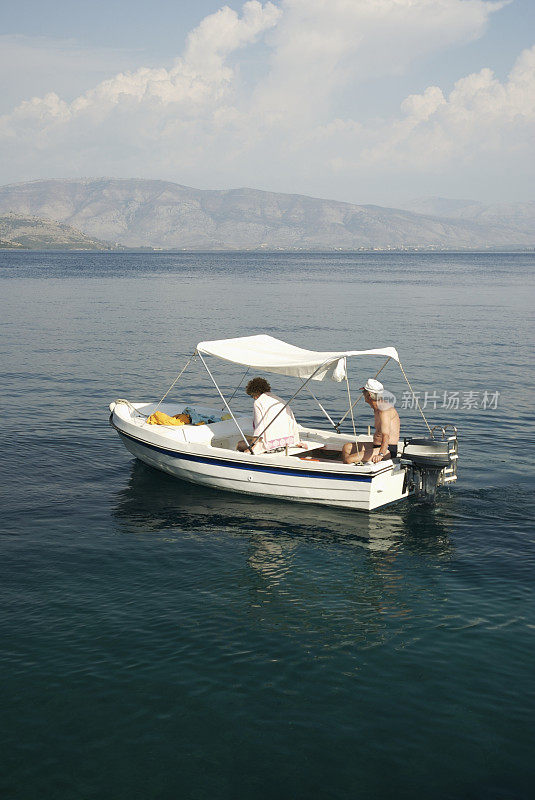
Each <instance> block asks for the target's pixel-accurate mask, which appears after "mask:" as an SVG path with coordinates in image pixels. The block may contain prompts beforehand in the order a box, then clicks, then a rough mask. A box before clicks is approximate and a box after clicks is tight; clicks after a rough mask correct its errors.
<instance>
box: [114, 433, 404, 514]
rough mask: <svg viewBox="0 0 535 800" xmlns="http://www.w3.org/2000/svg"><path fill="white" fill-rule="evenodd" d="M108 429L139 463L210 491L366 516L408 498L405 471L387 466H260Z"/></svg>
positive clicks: (256, 460) (246, 459) (256, 462)
mask: <svg viewBox="0 0 535 800" xmlns="http://www.w3.org/2000/svg"><path fill="white" fill-rule="evenodd" d="M114 427H116V429H117V431H118V433H119V435H120V438H121V440H122V441H123V444H124V445H125V447H126V449H127V450H128V451H129V452H130V453H131V454H132V455H133V456H135V457H136V458H138V459H139V460H140V461H143V462H144V463H145V464H148V465H150V466H151V467H155V468H156V469H159V470H161V471H162V472H166V473H167V474H169V475H172V476H173V477H175V478H179V479H182V480H186V481H189V482H191V483H196V484H200V485H203V486H209V487H211V488H214V489H221V490H225V491H231V492H239V493H242V494H249V495H257V496H262V497H275V498H279V499H283V500H290V501H294V502H302V503H315V504H320V505H325V506H334V507H338V508H348V509H353V510H356V511H372V510H374V509H376V508H380V507H382V506H384V505H388V504H390V503H393V502H396V501H397V500H401V499H403V498H404V497H407V495H408V491H407V489H406V479H405V478H406V476H405V470H404V469H403V468H400V467H399V465H397V464H393V463H392V462H390V464H389V465H386V466H385V467H383V468H382V469H378V470H377V469H376V470H375V471H373V472H366V471H363V470H362V468H359V467H352V468H349V469H347V470H345V472H344V473H343V474H342V473H341V471H340V470H339V469H338V470H335V469H329V467H328V465H322V467H318V466H316V465H314V467H312V466H310V467H308V465H307V462H302V461H300V460H299V459H291V461H292V463H291V464H281V463H276V461H277V460H275V459H274V460H272V461H270V462H269V463H266V462H265V458H266V457H265V456H264V457H263V458H264V461H263V462H262V460H261V458H262V457H260V459H259V458H254V457H251V456H242V455H241V454H240V455H238V454H236V455H234V456H233V455H232V454H229V455H225V454H224V453H222V455H219V454H217V453H214V452H207V451H208V450H210V451H213V450H215V448H207V447H204V448H203V447H199V446H198V447H197V448H194V449H192V448H186V447H182V448H181V447H176V446H175V447H173V448H170V447H169V446H163V445H161V444H155V443H153V442H147V441H144V440H142V439H140V438H138V437H136V436H133V435H132V434H131V433H127V432H125V431H124V430H120V429H119V428H118V427H117V426H116V425H115V426H114ZM282 460H283V459H282V458H279V459H278V461H279V462H281V461H282ZM284 461H286V462H289V461H290V459H289V458H286V459H284ZM307 467H308V468H307Z"/></svg>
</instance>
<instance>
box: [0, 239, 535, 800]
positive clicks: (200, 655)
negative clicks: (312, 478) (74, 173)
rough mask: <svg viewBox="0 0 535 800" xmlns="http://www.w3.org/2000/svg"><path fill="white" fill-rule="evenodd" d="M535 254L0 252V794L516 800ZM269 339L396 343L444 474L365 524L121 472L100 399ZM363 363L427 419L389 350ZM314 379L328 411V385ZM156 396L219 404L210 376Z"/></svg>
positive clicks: (193, 373) (527, 719)
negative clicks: (451, 479) (439, 487)
mask: <svg viewBox="0 0 535 800" xmlns="http://www.w3.org/2000/svg"><path fill="white" fill-rule="evenodd" d="M534 262H535V257H534V256H532V255H497V254H483V255H455V254H449V255H438V254H437V255H418V254H411V255H409V254H407V255H394V254H391V255H386V254H377V255H347V254H343V255H332V254H329V255H309V254H297V255H287V254H278V255H275V256H273V255H269V254H261V255H253V254H224V255H220V254H187V253H184V254H179V255H169V254H161V255H144V254H143V255H142V254H139V255H137V254H108V253H104V254H57V253H56V254H55V253H47V254H44V253H10V252H4V253H2V254H0V287H1V298H2V299H1V307H2V308H1V325H2V340H1V380H2V399H3V402H2V412H1V413H2V420H1V422H2V433H3V439H4V444H3V448H2V470H3V474H2V480H1V483H0V491H1V492H2V496H3V500H2V521H1V526H2V536H1V538H0V548H1V558H0V599H1V603H2V613H1V616H0V642H1V656H0V664H1V676H2V680H1V685H2V695H3V699H2V701H1V713H2V725H1V728H0V739H1V741H0V761H1V769H0V796H1V797H2V798H6V800H12V798H17V799H18V798H21V800H34V798H35V800H48V798H51V799H52V798H53V800H89V799H91V800H92V799H93V798H94V799H95V800H123V798H124V800H133V799H134V798H140V799H143V800H148V799H149V798H150V799H152V798H154V799H158V800H167V798H169V800H174V799H175V798H199V800H200V799H201V798H202V799H203V800H204V798H210V800H212V799H214V800H218V799H219V798H229V800H230V799H231V798H232V800H234V798H245V799H247V798H266V800H267V799H268V798H269V799H270V800H271V798H280V799H281V800H285V799H286V798H292V800H293V799H294V798H296V799H297V798H303V799H304V798H306V799H307V800H308V798H333V799H334V798H336V799H337V800H338V798H348V799H350V798H351V800H353V798H365V799H366V800H368V798H391V797H396V798H415V797H423V798H452V799H453V798H455V799H457V798H470V799H472V798H473V799H474V800H489V799H491V800H494V799H496V800H497V798H507V799H508V800H509V799H510V798H528V797H531V796H532V791H533V785H534V783H533V782H534V778H535V770H534V766H533V744H534V737H533V731H534V721H535V715H534V711H535V703H534V700H535V697H534V682H533V674H534V666H535V664H534V657H533V653H534V633H535V606H534V603H533V600H534V568H535V543H534V538H535V533H534V525H533V512H534V505H535V504H534V497H533V450H534V445H535V435H534V426H533V391H534V389H535V386H534V375H533V370H532V366H531V365H530V359H529V343H530V339H531V338H532V334H533V319H532V313H533V267H534ZM261 331H264V332H266V333H270V334H272V335H274V336H278V337H280V338H282V339H286V340H288V341H291V342H293V343H295V344H298V345H304V346H307V347H310V348H316V349H335V348H345V347H351V348H358V349H360V348H368V347H379V346H382V345H391V344H393V345H395V346H397V348H398V350H399V352H400V355H401V358H402V360H403V363H404V366H405V369H406V371H407V373H408V375H409V377H410V378H411V380H412V381H413V385H414V387H415V389H417V390H418V391H421V392H422V399H424V396H425V392H428V404H427V408H426V412H428V413H429V417H430V420H431V421H432V422H433V423H437V422H453V423H454V424H456V425H457V426H458V428H459V436H460V470H459V482H458V485H456V486H455V487H453V488H451V489H448V490H445V491H443V492H442V493H441V494H440V496H439V497H438V501H437V503H436V505H434V506H428V505H422V504H419V503H417V502H415V501H409V502H406V503H404V504H402V505H399V506H393V507H391V508H388V509H386V510H384V511H379V512H376V513H374V514H372V515H359V514H355V513H349V512H343V511H335V510H329V509H322V508H321V507H313V506H305V505H298V504H288V503H283V502H279V501H275V500H272V501H264V500H261V499H258V498H246V497H240V496H234V495H232V494H224V493H217V492H214V491H210V490H204V489H201V488H198V487H194V486H191V485H188V484H185V483H181V482H179V481H176V480H173V479H171V478H169V477H168V476H166V475H164V474H162V473H159V472H156V471H154V470H152V469H150V468H149V467H146V466H144V465H142V464H140V463H136V462H134V461H133V460H132V458H131V456H130V455H129V454H128V453H127V452H126V450H124V448H123V447H122V445H121V444H120V442H119V439H118V437H117V435H116V434H115V432H114V431H113V430H112V429H111V428H110V427H109V426H108V409H107V406H108V403H109V402H110V401H111V400H113V399H115V398H117V397H127V398H129V399H131V400H137V399H140V400H143V399H153V398H156V399H157V398H159V397H160V396H161V395H162V394H163V393H164V391H165V390H166V389H167V387H168V386H169V384H170V383H171V381H172V379H173V378H174V377H175V375H176V374H177V373H178V371H179V369H180V368H181V367H182V365H183V364H184V363H185V361H186V359H187V357H188V355H189V354H190V353H191V352H192V350H193V349H194V347H195V345H196V343H197V342H198V341H200V340H203V339H209V338H222V337H226V336H237V335H245V334H248V333H253V332H261ZM380 363H381V362H380ZM380 363H378V362H377V361H376V360H370V361H366V360H362V361H357V360H355V362H354V363H353V364H352V365H351V370H352V372H351V379H352V383H353V386H354V387H355V388H356V387H358V386H360V385H362V383H360V381H361V380H363V379H365V378H366V377H368V376H369V375H373V374H374V373H375V372H376V371H377V369H378V368H379V366H380ZM213 366H214V369H215V371H216V373H217V374H218V376H219V377H220V378H221V380H222V385H223V386H225V387H226V388H232V387H233V386H235V385H236V384H237V383H238V381H239V379H240V378H241V375H242V372H241V370H239V369H237V368H236V369H233V368H229V369H226V368H224V367H223V365H218V364H215V363H214V365H213ZM273 377H274V378H276V380H275V379H274V380H273V381H272V383H273V386H274V389H275V390H276V391H277V392H278V393H280V394H282V395H285V396H289V394H290V392H291V391H292V389H293V387H294V386H295V384H293V383H292V382H291V381H290V380H289V379H283V378H280V379H279V378H278V377H276V376H273ZM381 378H382V379H383V380H384V383H385V384H386V386H387V387H388V388H389V389H391V390H392V391H393V392H394V393H395V394H396V396H397V397H398V408H399V410H400V414H401V417H402V425H403V432H404V433H406V434H408V433H411V432H413V433H417V432H421V431H422V427H421V424H420V422H419V418H418V414H417V413H416V412H415V411H414V410H412V409H410V408H404V407H403V402H404V401H403V391H404V388H405V389H406V386H404V383H403V380H402V377H401V375H400V373H399V369H397V367H396V366H395V365H394V366H392V365H389V366H388V367H387V368H386V369H385V371H384V372H383V373H381ZM315 388H316V390H317V392H318V396H319V397H320V399H321V400H322V402H324V403H325V404H326V406H327V408H328V409H329V410H330V411H331V412H334V413H335V414H339V415H341V413H342V412H343V410H344V403H345V397H344V395H343V392H342V391H341V388H343V387H340V386H338V385H334V384H332V385H330V386H323V385H316V387H315ZM445 392H446V396H447V398H448V399H449V398H450V396H451V395H452V394H453V393H454V392H459V395H458V396H459V398H460V403H459V408H451V409H444V408H442V407H441V406H442V403H443V398H444V393H445ZM485 392H487V393H488V394H487V398H488V399H489V400H488V401H484V400H483V398H484V396H485V395H484V393H485ZM496 392H499V395H498V396H497V405H496V407H492V401H490V398H491V396H492V395H493V396H494V397H495V398H496V395H495V393H496ZM435 393H436V396H435ZM173 396H174V397H177V398H182V397H183V398H185V399H188V400H190V399H192V398H199V399H201V400H202V401H203V402H205V403H214V402H216V400H215V398H214V395H213V390H212V389H211V388H210V384H209V382H208V381H207V380H206V378H205V377H203V375H202V373H201V371H200V369H199V368H198V367H194V368H192V369H189V370H188V371H187V372H186V373H185V375H184V379H183V381H181V383H180V384H179V385H178V386H177V387H176V389H175V390H174V391H173ZM429 398H434V399H431V400H430V401H429ZM437 398H438V399H437ZM235 402H236V408H237V409H238V410H244V411H245V410H246V409H247V408H248V407H249V406H248V400H247V398H246V397H245V396H244V395H243V393H242V391H241V390H240V391H239V392H238V394H237V396H236V400H235ZM489 402H490V405H491V407H488V405H489ZM435 403H436V405H437V408H436V409H434V408H433V405H434V404H435ZM475 403H477V406H478V407H477V408H476V407H473V406H474V404H475ZM405 404H406V402H405ZM482 405H486V406H487V407H486V408H482V407H481V406H482ZM357 409H358V414H357V425H358V427H359V429H360V430H363V429H364V428H365V426H366V425H367V424H368V423H369V422H370V415H369V413H368V409H367V408H362V407H361V404H359V406H357ZM295 410H296V414H297V416H298V418H299V419H300V420H303V421H308V422H320V417H319V416H317V414H316V411H315V410H314V409H313V407H312V406H311V405H310V404H309V403H308V402H305V401H301V402H300V403H297V404H296V408H295ZM348 429H349V428H348Z"/></svg>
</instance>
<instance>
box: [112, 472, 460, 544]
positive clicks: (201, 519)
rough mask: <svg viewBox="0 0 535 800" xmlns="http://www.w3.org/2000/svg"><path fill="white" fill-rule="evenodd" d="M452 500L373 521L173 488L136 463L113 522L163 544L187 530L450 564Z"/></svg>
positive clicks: (180, 485)
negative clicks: (394, 552)
mask: <svg viewBox="0 0 535 800" xmlns="http://www.w3.org/2000/svg"><path fill="white" fill-rule="evenodd" d="M454 502H455V498H454V497H451V496H450V497H448V496H447V495H443V502H442V503H441V504H440V505H438V506H436V505H428V504H425V503H418V502H416V501H414V502H411V503H409V504H407V505H405V506H403V507H402V508H399V507H392V508H390V509H387V510H383V511H376V512H374V513H373V514H355V513H354V512H352V511H345V510H343V509H333V508H329V507H327V506H314V507H310V505H307V504H301V503H290V502H286V501H282V500H277V499H271V498H267V499H264V498H259V497H252V496H248V495H243V494H234V493H231V492H220V491H217V490H212V489H210V488H205V487H202V486H198V485H195V484H191V483H188V482H186V481H177V480H176V479H175V478H172V477H170V476H167V475H165V474H163V473H161V472H159V471H157V470H155V469H152V468H151V467H149V466H146V465H145V464H143V463H142V462H140V461H137V460H136V461H134V462H133V464H132V468H131V474H130V478H129V481H128V485H127V486H126V487H125V488H124V489H123V490H121V491H120V492H119V493H118V494H117V496H116V503H115V507H114V516H115V518H116V519H117V521H118V522H119V523H120V527H121V529H122V530H123V531H130V532H132V533H136V534H149V533H157V534H160V535H161V536H163V537H164V538H166V539H169V538H170V539H174V538H179V537H180V534H181V533H183V532H186V531H195V532H197V533H199V534H203V535H204V534H209V533H214V532H216V531H217V532H221V531H222V530H225V531H227V532H230V533H234V534H244V535H247V536H248V537H249V538H250V540H251V541H258V542H259V543H260V544H259V546H261V547H267V542H268V540H270V541H273V542H276V545H274V552H276V551H277V550H278V549H283V550H285V551H286V550H288V551H290V550H291V549H292V547H293V546H295V545H297V544H299V542H303V541H305V540H306V541H308V542H316V543H317V544H318V545H322V546H327V545H334V544H337V543H339V544H344V545H346V546H355V547H363V548H366V549H367V550H370V551H380V552H386V551H388V550H390V549H392V548H394V549H396V548H399V547H400V546H402V547H403V548H405V549H407V550H410V551H414V552H419V553H421V554H422V555H423V554H428V555H429V556H433V557H435V558H437V557H438V558H443V557H448V555H449V554H450V552H451V543H450V541H449V535H448V534H449V531H450V521H449V516H450V515H449V513H448V512H449V508H448V506H450V505H451V504H452V503H454Z"/></svg>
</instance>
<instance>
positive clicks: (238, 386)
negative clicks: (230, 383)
mask: <svg viewBox="0 0 535 800" xmlns="http://www.w3.org/2000/svg"><path fill="white" fill-rule="evenodd" d="M250 369H251V367H247V369H246V370H245V372H244V373H243V375H242V376H241V380H240V382H239V384H238V385H237V386H236V388H235V389H234V391H233V392H232V394H231V395H230V397H229V400H228V401H229V403H230V401H231V400H233V399H234V397H235V395H236V392H237V391H238V389H239V388H240V386H241V385H242V383H243V379H244V378H245V377H246V375H247V373H248V372H249V370H250Z"/></svg>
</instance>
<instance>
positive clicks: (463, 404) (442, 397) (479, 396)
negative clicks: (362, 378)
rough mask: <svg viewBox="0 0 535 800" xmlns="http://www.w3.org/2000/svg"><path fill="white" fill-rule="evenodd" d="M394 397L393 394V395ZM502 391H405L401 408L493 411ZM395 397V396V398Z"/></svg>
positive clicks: (496, 406)
mask: <svg viewBox="0 0 535 800" xmlns="http://www.w3.org/2000/svg"><path fill="white" fill-rule="evenodd" d="M385 394H386V393H385ZM391 396H392V397H393V395H391ZM499 397H500V392H490V391H488V390H487V389H483V390H480V391H473V390H471V391H469V392H463V391H455V392H450V391H441V392H437V391H433V392H414V394H413V393H412V392H408V391H407V392H403V395H402V397H401V404H400V408H403V409H410V408H418V405H419V406H420V408H421V409H422V410H425V409H426V408H427V409H433V410H436V409H437V408H443V409H445V410H446V411H474V410H476V409H478V410H479V409H481V410H482V411H491V410H494V409H496V408H498V401H499ZM394 399H395V398H394Z"/></svg>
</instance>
